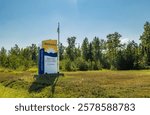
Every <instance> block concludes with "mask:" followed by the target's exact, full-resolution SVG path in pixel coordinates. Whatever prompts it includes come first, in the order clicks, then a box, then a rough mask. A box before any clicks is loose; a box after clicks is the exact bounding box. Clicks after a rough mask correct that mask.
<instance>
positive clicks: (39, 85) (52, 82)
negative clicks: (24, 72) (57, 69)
mask: <svg viewBox="0 0 150 115" xmlns="http://www.w3.org/2000/svg"><path fill="white" fill-rule="evenodd" d="M58 78H59V76H57V75H55V76H54V75H52V76H51V75H42V76H40V77H36V80H35V81H34V82H33V83H32V84H31V86H30V87H29V89H28V91H29V93H32V92H41V90H42V89H44V88H45V87H48V86H51V93H52V97H54V93H55V86H56V84H57V81H58Z"/></svg>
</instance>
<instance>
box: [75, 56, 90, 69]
mask: <svg viewBox="0 0 150 115" xmlns="http://www.w3.org/2000/svg"><path fill="white" fill-rule="evenodd" d="M76 63H77V67H78V69H79V70H80V71H87V70H88V69H89V64H88V62H87V61H85V60H83V59H82V58H78V59H77V60H76Z"/></svg>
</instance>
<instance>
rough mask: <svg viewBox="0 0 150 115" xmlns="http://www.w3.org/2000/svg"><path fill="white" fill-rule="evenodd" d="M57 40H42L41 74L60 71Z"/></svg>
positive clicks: (40, 52) (40, 54)
mask: <svg viewBox="0 0 150 115" xmlns="http://www.w3.org/2000/svg"><path fill="white" fill-rule="evenodd" d="M57 66H58V59H57V40H45V41H42V48H41V49H40V51H39V74H53V73H57V72H58V67H57Z"/></svg>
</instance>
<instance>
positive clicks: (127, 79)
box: [0, 68, 150, 98]
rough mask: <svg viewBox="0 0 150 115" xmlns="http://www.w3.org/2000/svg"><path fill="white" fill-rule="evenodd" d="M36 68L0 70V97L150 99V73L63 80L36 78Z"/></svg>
mask: <svg viewBox="0 0 150 115" xmlns="http://www.w3.org/2000/svg"><path fill="white" fill-rule="evenodd" d="M35 74H37V69H34V68H32V69H30V70H28V71H19V72H18V71H9V70H7V71H6V70H4V69H0V97H12V98H14V97H35V98H38V97H54V98H57V97H60V98H61V97H67V98H70V97H77V98H81V97H85V98H101V97H102V98H135V97H136V98H139V97H140V98H145V97H150V70H130V71H110V70H100V71H85V72H64V74H65V76H64V77H62V76H61V77H51V78H50V77H45V78H44V79H43V78H39V79H35V78H34V75H35Z"/></svg>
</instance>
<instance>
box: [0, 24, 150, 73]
mask: <svg viewBox="0 0 150 115" xmlns="http://www.w3.org/2000/svg"><path fill="white" fill-rule="evenodd" d="M121 37H122V36H121V34H119V33H118V32H114V33H112V34H108V35H107V36H106V38H107V39H106V40H105V39H100V38H99V37H94V38H93V40H92V41H91V42H90V41H89V40H88V38H87V37H85V38H84V40H83V42H82V44H81V46H79V45H77V44H76V37H69V38H67V43H68V46H66V47H65V46H63V44H62V43H61V44H60V45H59V52H60V69H61V70H65V71H76V70H81V71H86V70H100V69H103V68H104V69H111V70H133V69H145V68H150V23H149V22H146V23H145V24H144V32H143V33H142V35H141V36H140V38H139V39H140V43H139V44H137V43H136V42H135V41H134V40H132V41H128V43H121ZM37 64H38V47H37V46H36V45H35V44H32V45H31V46H28V47H26V48H19V47H18V45H15V46H14V47H12V48H11V49H10V50H9V51H7V50H6V49H5V48H4V47H2V48H1V50H0V66H1V67H4V68H10V69H18V68H21V69H28V68H30V67H33V66H37Z"/></svg>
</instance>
